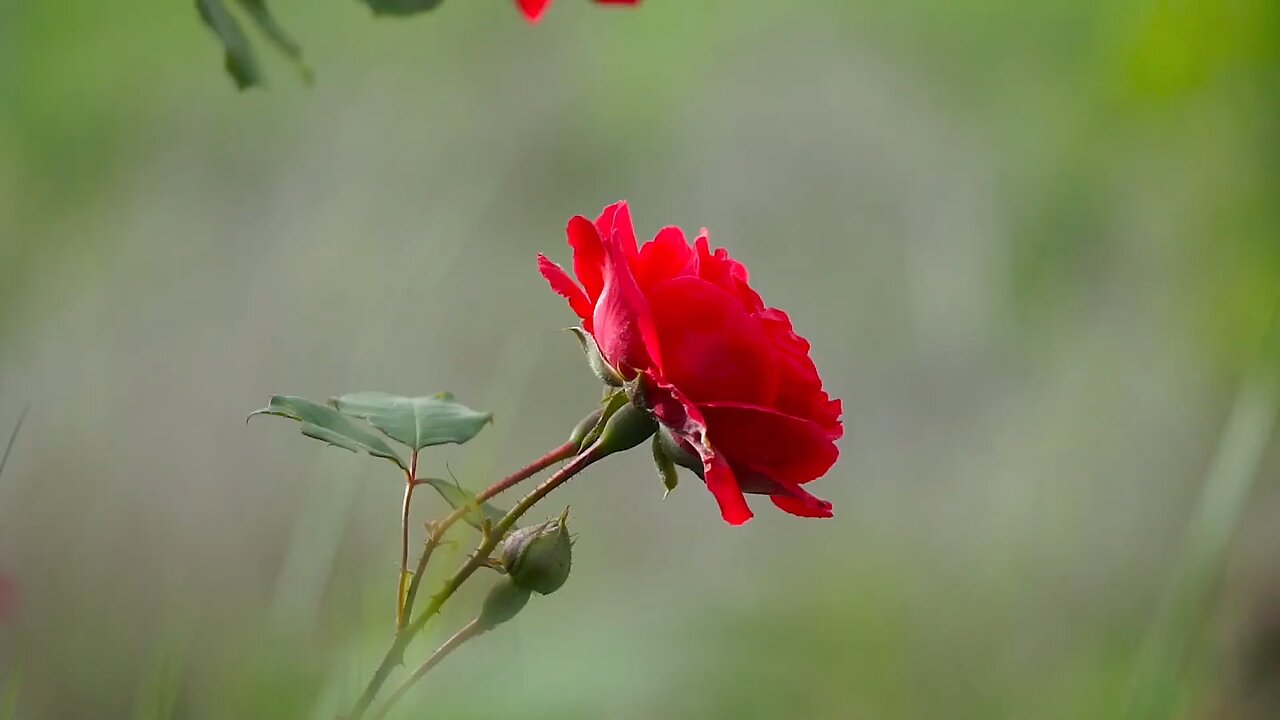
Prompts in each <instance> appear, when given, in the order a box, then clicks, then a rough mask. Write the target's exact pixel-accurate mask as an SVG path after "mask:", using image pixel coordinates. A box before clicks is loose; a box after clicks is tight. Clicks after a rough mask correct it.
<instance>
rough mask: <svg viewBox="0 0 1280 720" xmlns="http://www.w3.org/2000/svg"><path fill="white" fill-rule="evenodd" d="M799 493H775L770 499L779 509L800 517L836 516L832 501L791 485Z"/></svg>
mask: <svg viewBox="0 0 1280 720" xmlns="http://www.w3.org/2000/svg"><path fill="white" fill-rule="evenodd" d="M791 487H792V489H793V490H794V491H795V492H797V493H799V495H773V496H771V497H770V498H769V499H770V500H772V501H773V504H774V505H777V506H778V509H779V510H782V511H783V512H788V513H791V514H792V515H797V516H799V517H809V518H829V517H834V516H835V512H834V511H833V510H832V509H831V503H829V502H827V501H826V500H820V499H818V498H816V497H814V496H812V495H810V494H809V493H807V492H805V491H804V490H803V489H802V488H801V487H800V486H799V485H793V486H791Z"/></svg>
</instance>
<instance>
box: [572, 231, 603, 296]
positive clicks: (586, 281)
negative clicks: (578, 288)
mask: <svg viewBox="0 0 1280 720" xmlns="http://www.w3.org/2000/svg"><path fill="white" fill-rule="evenodd" d="M565 234H566V235H568V237H569V247H571V248H573V274H574V275H577V276H578V282H580V283H582V289H583V290H585V291H586V293H587V299H588V300H590V301H591V302H592V303H595V301H596V298H599V297H600V290H601V289H602V288H603V287H604V243H603V242H602V241H601V239H600V233H599V232H597V231H596V226H595V224H594V223H592V222H591V221H590V220H588V219H586V218H584V217H582V216H581V215H575V216H573V217H572V218H570V219H569V225H568V227H566V228H565Z"/></svg>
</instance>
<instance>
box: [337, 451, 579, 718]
mask: <svg viewBox="0 0 1280 720" xmlns="http://www.w3.org/2000/svg"><path fill="white" fill-rule="evenodd" d="M599 448H600V445H599V444H598V443H597V444H596V445H592V446H591V447H590V448H588V449H587V450H585V451H584V452H582V454H580V455H578V456H577V457H575V458H574V459H573V460H571V461H569V463H568V464H567V465H565V466H564V467H562V468H560V469H559V470H557V471H556V472H555V474H554V475H552V476H551V477H549V478H547V479H546V480H543V481H542V484H540V485H538V487H536V488H534V489H533V491H531V492H530V493H529V494H528V495H525V496H524V497H523V498H521V499H520V502H518V503H516V506H515V507H513V508H511V510H510V511H509V512H508V513H507V514H506V515H504V516H503V518H502V520H500V521H499V522H498V524H497V525H495V526H494V527H493V528H492V530H491V531H490V532H489V533H488V534H487V535H486V536H485V537H484V539H483V540H482V541H481V542H480V545H479V546H478V547H477V548H476V550H475V552H474V553H473V554H472V555H471V558H470V559H469V560H467V562H466V563H464V564H463V565H462V567H460V568H458V570H457V571H456V572H454V574H453V576H452V577H450V578H449V579H448V580H446V581H445V583H444V587H443V588H441V590H440V592H438V593H436V594H435V595H433V596H432V597H431V604H430V605H428V606H427V609H426V610H425V611H423V613H422V614H421V615H419V616H418V617H417V618H416V619H415V620H413V622H411V623H409V624H408V625H407V626H405V628H404V630H402V631H401V632H399V633H397V634H396V637H395V640H393V641H392V643H391V647H390V648H388V649H387V654H386V655H384V656H383V658H382V662H381V663H379V665H378V669H377V670H375V671H374V673H373V677H372V678H371V679H370V680H369V685H368V686H367V687H366V688H365V689H364V693H363V694H361V696H360V699H359V700H357V701H356V704H355V707H353V708H352V709H351V714H350V716H348V720H360V719H361V718H363V717H364V714H365V713H366V712H368V710H369V706H370V705H372V704H373V700H374V698H375V697H376V696H377V694H378V690H380V689H381V688H382V685H383V684H384V683H386V681H387V677H388V676H390V675H391V671H392V670H393V669H394V668H395V666H396V665H399V664H400V663H401V661H402V659H403V657H404V650H405V648H406V647H407V646H408V645H409V641H410V640H412V639H413V636H414V635H417V634H418V632H419V631H421V630H422V628H423V627H425V626H426V624H427V621H428V620H430V619H431V618H432V616H434V615H435V614H436V613H438V612H440V608H441V607H443V606H444V604H445V602H447V601H448V600H449V598H451V597H453V594H454V593H455V592H457V590H458V588H459V587H461V586H462V584H463V583H464V582H466V581H467V578H469V577H471V575H472V574H473V573H475V571H476V570H478V569H480V567H481V566H482V565H484V564H485V562H486V561H487V560H488V559H489V553H491V552H493V549H494V548H495V547H497V545H498V543H499V542H500V541H501V540H502V536H503V535H504V534H505V533H506V532H507V530H510V529H511V526H512V525H514V524H515V523H516V520H519V519H520V516H522V515H524V514H525V513H526V512H528V511H529V509H530V508H532V507H533V506H534V505H535V504H536V503H537V502H538V501H539V500H541V499H542V498H544V497H546V496H547V494H548V493H550V492H551V491H552V490H555V489H556V488H558V487H560V486H561V485H563V484H564V483H565V482H566V481H567V480H569V478H571V477H573V476H574V475H577V474H578V473H579V472H581V471H582V469H583V468H585V467H587V466H588V465H590V464H591V463H593V462H595V461H596V460H598V459H599V458H601V457H603V454H602V453H601V452H600V451H599ZM450 517H452V516H450Z"/></svg>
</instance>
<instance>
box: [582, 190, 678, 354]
mask: <svg viewBox="0 0 1280 720" xmlns="http://www.w3.org/2000/svg"><path fill="white" fill-rule="evenodd" d="M615 207H616V206H615ZM622 209H623V210H625V209H626V206H625V205H622ZM627 226H628V230H629V226H630V223H629V222H628V223H627ZM625 235H626V233H625V232H621V231H620V226H619V225H618V224H617V223H615V224H614V226H613V228H612V230H611V232H610V234H609V235H608V236H607V237H605V238H604V260H605V262H604V287H603V288H602V289H601V291H600V297H599V298H598V299H597V300H596V304H595V311H594V313H593V316H592V322H593V325H594V327H593V328H592V334H593V335H594V336H595V338H596V343H597V344H598V345H599V346H600V352H601V354H602V355H604V358H605V360H607V361H608V362H609V364H610V365H612V366H613V367H615V368H618V369H619V370H620V371H621V372H622V374H623V376H624V377H628V378H630V377H635V374H636V372H637V371H642V370H649V369H651V368H653V369H657V368H658V367H659V366H658V363H657V359H658V358H660V357H661V354H660V353H659V351H658V334H657V331H656V329H655V327H654V324H653V316H652V314H651V313H650V310H649V301H648V300H647V299H646V298H645V296H644V293H643V292H641V291H640V286H639V285H637V284H636V278H635V276H634V275H632V274H631V264H630V262H629V261H628V260H627V257H626V250H625V249H624V245H625V243H626V242H627V240H626V239H625ZM631 245H632V246H634V245H635V237H634V235H632V236H631ZM588 292H590V291H588Z"/></svg>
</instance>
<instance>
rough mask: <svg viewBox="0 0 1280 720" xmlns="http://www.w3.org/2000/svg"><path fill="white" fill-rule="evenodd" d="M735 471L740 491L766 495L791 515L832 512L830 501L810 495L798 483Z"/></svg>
mask: <svg viewBox="0 0 1280 720" xmlns="http://www.w3.org/2000/svg"><path fill="white" fill-rule="evenodd" d="M735 472H736V474H737V477H738V486H739V487H741V488H742V492H745V493H754V494H757V495H768V496H769V499H770V500H772V501H773V504H774V505H777V506H778V507H779V508H781V509H782V510H784V511H786V512H789V513H791V514H792V515H799V516H800V517H816V518H828V517H832V515H833V514H834V513H832V511H831V503H829V502H827V501H826V500H822V499H820V498H816V497H814V496H813V495H810V494H809V493H808V492H807V491H805V489H804V488H802V487H800V486H799V485H796V484H793V483H780V482H778V481H776V480H773V479H770V478H768V477H766V476H764V475H761V474H760V473H758V472H751V471H749V470H742V469H738V470H736V471H735Z"/></svg>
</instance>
